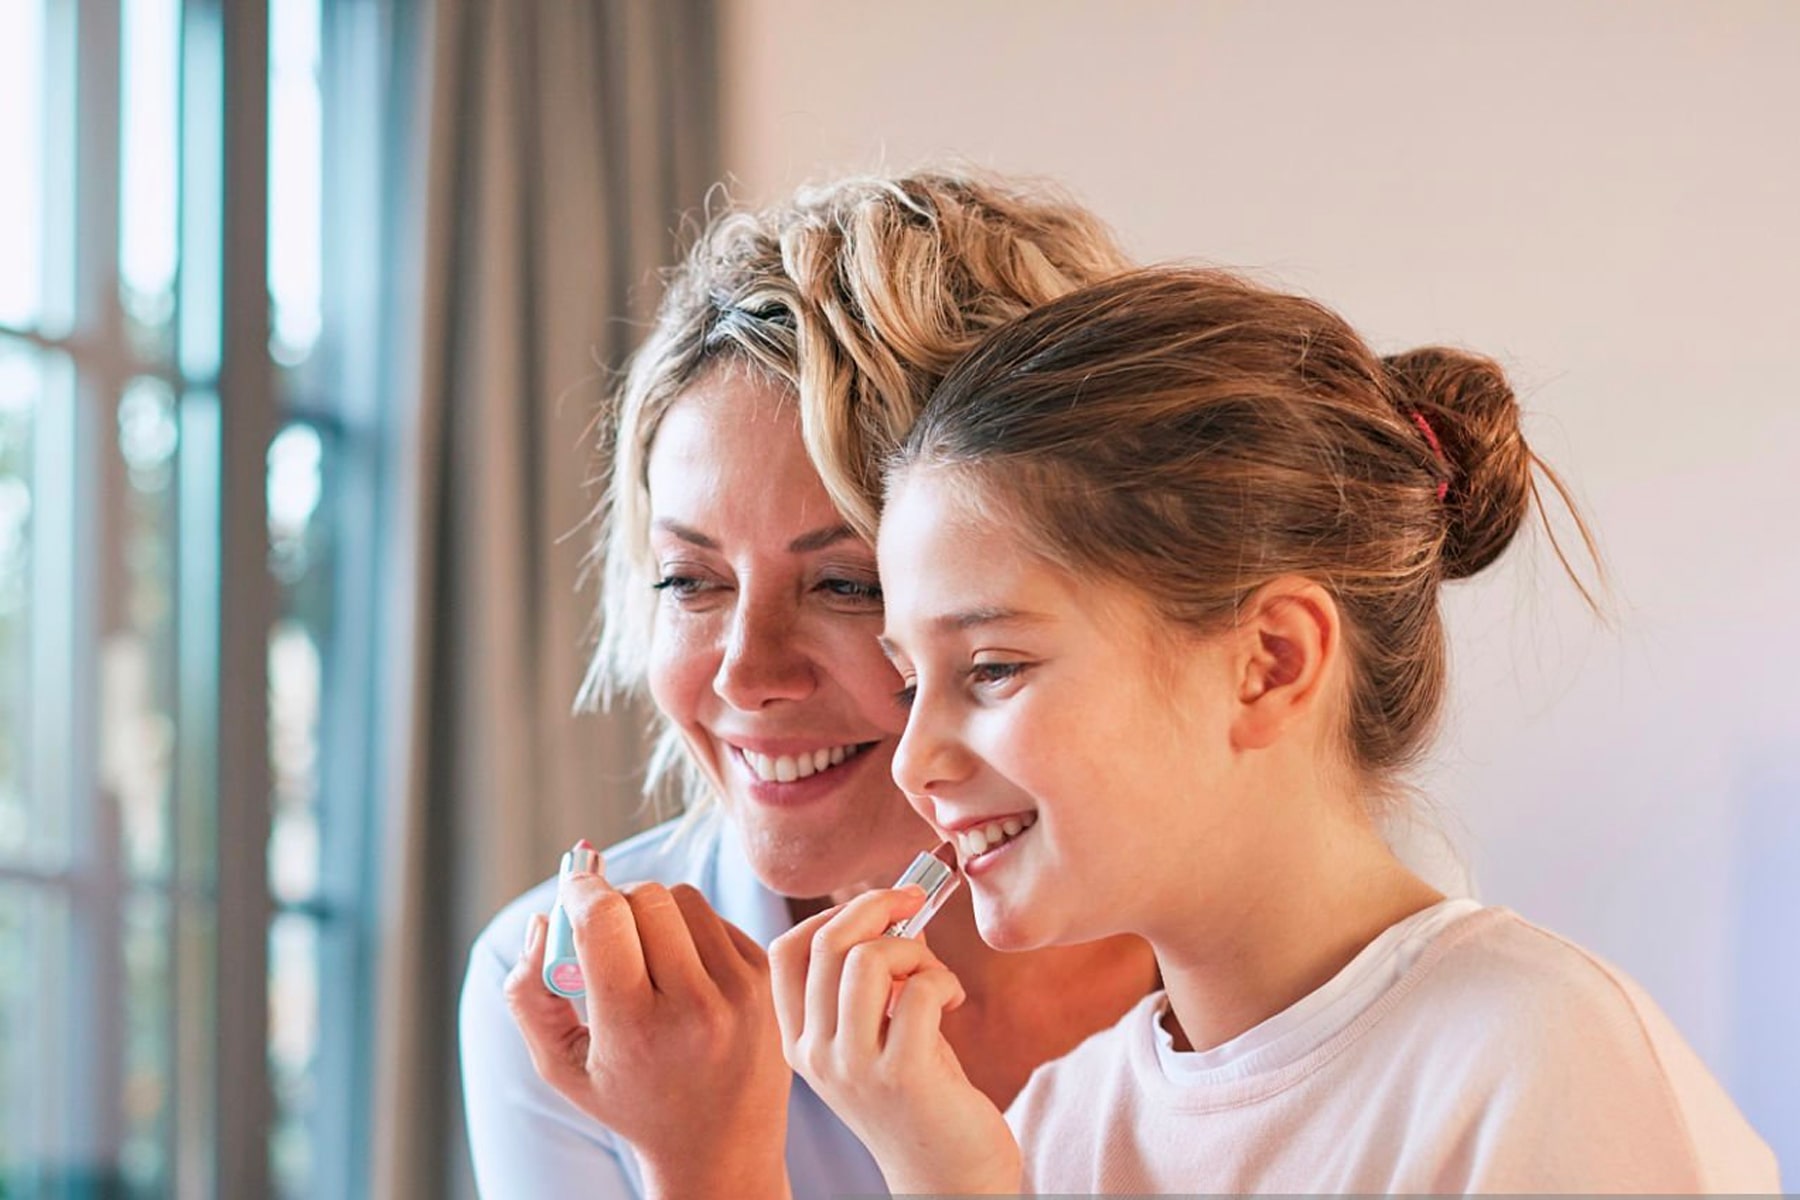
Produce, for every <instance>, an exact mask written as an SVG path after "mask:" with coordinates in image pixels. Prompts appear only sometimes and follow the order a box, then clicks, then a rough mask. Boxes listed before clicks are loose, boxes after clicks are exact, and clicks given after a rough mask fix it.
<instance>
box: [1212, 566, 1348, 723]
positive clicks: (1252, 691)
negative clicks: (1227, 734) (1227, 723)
mask: <svg viewBox="0 0 1800 1200" xmlns="http://www.w3.org/2000/svg"><path fill="white" fill-rule="evenodd" d="M1234 636H1235V640H1236V641H1237V644H1238V653H1237V655H1236V662H1235V666H1236V675H1237V681H1238V691H1237V715H1236V717H1235V718H1234V719H1233V721H1232V727H1231V735H1232V744H1233V745H1234V746H1236V747H1237V748H1238V749H1242V750H1262V749H1266V748H1268V747H1269V746H1272V745H1274V744H1275V742H1276V741H1278V740H1279V739H1280V738H1281V737H1282V735H1283V734H1284V733H1286V732H1287V731H1288V730H1289V729H1291V728H1293V727H1294V726H1295V725H1297V724H1302V723H1304V722H1306V721H1308V720H1316V719H1317V718H1318V717H1319V715H1320V714H1321V713H1322V712H1323V710H1324V707H1325V702H1326V693H1327V689H1326V683H1327V681H1328V680H1329V679H1330V678H1331V677H1332V676H1333V675H1334V674H1336V666H1337V662H1338V660H1339V659H1340V658H1342V657H1343V655H1342V625H1341V624H1340V621H1339V618H1338V608H1337V603H1336V602H1335V601H1334V600H1332V598H1331V594H1330V593H1329V592H1327V591H1326V590H1325V589H1324V588H1322V587H1320V586H1319V585H1318V584H1316V583H1313V582H1312V581H1311V580H1307V579H1299V578H1293V577H1283V578H1280V579H1276V580H1273V581H1271V582H1269V583H1266V584H1264V585H1263V586H1262V587H1260V588H1258V589H1257V590H1256V591H1255V592H1253V593H1252V594H1251V595H1250V598H1249V599H1248V600H1246V601H1245V602H1244V606H1243V607H1242V609H1240V610H1239V613H1238V621H1237V625H1236V627H1235V629H1234Z"/></svg>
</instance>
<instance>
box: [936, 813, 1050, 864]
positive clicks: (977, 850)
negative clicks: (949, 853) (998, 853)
mask: <svg viewBox="0 0 1800 1200" xmlns="http://www.w3.org/2000/svg"><path fill="white" fill-rule="evenodd" d="M1035 824H1037V814H1036V813H1026V814H1024V815H1023V816H1017V817H1004V818H1002V819H1001V820H998V821H989V822H988V823H987V824H985V825H976V826H974V827H973V828H970V829H965V830H963V831H962V832H961V833H958V834H957V835H956V846H957V849H958V850H960V851H962V856H963V858H964V859H970V858H974V857H975V856H976V855H978V854H985V853H987V852H988V851H989V850H992V849H993V848H994V847H995V846H998V845H999V844H1000V843H1001V842H1004V841H1008V840H1009V839H1012V838H1015V837H1018V836H1019V835H1020V834H1021V833H1023V832H1025V831H1026V830H1027V829H1030V828H1031V827H1032V826H1033V825H1035Z"/></svg>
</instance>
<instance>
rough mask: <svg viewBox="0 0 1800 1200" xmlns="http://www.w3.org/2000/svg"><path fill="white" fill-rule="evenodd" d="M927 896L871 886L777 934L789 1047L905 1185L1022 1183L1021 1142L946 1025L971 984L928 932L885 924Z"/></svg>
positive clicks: (965, 1190)
mask: <svg viewBox="0 0 1800 1200" xmlns="http://www.w3.org/2000/svg"><path fill="white" fill-rule="evenodd" d="M923 900H924V895H923V893H922V892H920V890H919V889H918V888H907V889H905V890H903V891H889V890H882V891H876V892H868V893H866V894H864V895H861V896H858V897H857V898H856V899H854V900H852V901H851V902H850V903H848V904H846V905H842V906H841V907H839V908H836V909H832V910H829V911H827V912H823V913H820V914H819V915H817V916H815V917H812V918H810V919H808V920H806V921H802V922H801V923H800V924H798V925H796V926H794V928H793V929H791V930H789V931H788V932H787V933H784V934H782V935H781V936H780V937H779V938H777V939H775V942H774V944H773V945H772V946H770V947H769V960H770V966H771V968H772V970H773V973H774V977H775V1012H776V1016H777V1018H778V1019H779V1020H780V1022H781V1042H782V1047H783V1049H784V1050H785V1051H786V1053H787V1060H788V1063H789V1064H790V1065H791V1066H792V1067H793V1068H794V1070H796V1071H798V1072H800V1074H801V1075H802V1076H804V1077H805V1079H806V1081H807V1082H808V1083H809V1084H811V1085H812V1087H813V1090H814V1091H816V1092H818V1093H819V1095H820V1096H822V1097H823V1098H824V1100H825V1102H826V1103H827V1104H829V1105H831V1107H832V1108H833V1109H834V1110H835V1111H836V1112H837V1114H838V1116H840V1117H842V1118H843V1120H844V1123H845V1124H847V1125H849V1126H850V1128H851V1129H852V1130H853V1131H854V1132H855V1133H856V1135H857V1136H858V1137H860V1138H861V1139H862V1141H863V1144H864V1145H865V1146H867V1147H868V1148H869V1151H870V1152H871V1153H872V1154H874V1156H875V1161H876V1162H877V1163H878V1164H879V1165H880V1167H881V1173H882V1175H883V1176H884V1177H885V1178H886V1180H887V1184H888V1189H889V1190H890V1191H892V1192H894V1193H895V1194H896V1195H899V1194H902V1193H919V1192H947V1193H962V1194H969V1193H975V1192H1014V1193H1016V1192H1017V1191H1018V1190H1019V1186H1020V1165H1019V1148H1018V1144H1017V1143H1016V1142H1015V1141H1014V1140H1013V1136H1012V1131H1011V1130H1010V1129H1008V1128H1007V1126H1006V1121H1005V1120H1004V1119H1003V1118H1002V1117H1001V1115H1000V1110H999V1109H998V1108H996V1107H994V1102H993V1101H991V1100H989V1099H988V1098H987V1097H986V1096H985V1095H983V1094H982V1093H981V1092H980V1091H979V1090H978V1089H977V1088H976V1087H975V1086H974V1085H973V1084H971V1083H970V1082H969V1080H968V1077H967V1076H966V1075H964V1074H963V1069H962V1064H960V1063H959V1062H957V1059H956V1054H955V1052H954V1051H953V1050H952V1049H951V1048H950V1043H949V1042H947V1041H945V1040H944V1035H943V1032H942V1030H941V1028H940V1023H941V1021H942V1018H943V1014H944V1013H946V1012H949V1011H950V1010H952V1009H954V1008H956V1007H957V1006H959V1005H960V1004H962V1002H963V998H964V996H963V989H962V984H961V983H960V982H958V980H957V978H956V976H955V975H953V974H951V972H950V969H949V968H948V967H946V966H944V964H943V963H941V962H939V961H938V960H937V958H936V957H935V956H934V955H933V954H932V953H931V950H930V948H929V947H927V946H926V945H925V943H924V942H923V941H921V940H913V939H907V938H897V937H885V936H883V931H884V930H886V929H887V927H888V926H889V925H891V924H893V922H895V921H897V920H899V919H900V918H902V917H907V916H911V915H912V914H913V913H915V912H917V911H918V909H919V906H920V905H921V904H922V903H923Z"/></svg>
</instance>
